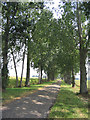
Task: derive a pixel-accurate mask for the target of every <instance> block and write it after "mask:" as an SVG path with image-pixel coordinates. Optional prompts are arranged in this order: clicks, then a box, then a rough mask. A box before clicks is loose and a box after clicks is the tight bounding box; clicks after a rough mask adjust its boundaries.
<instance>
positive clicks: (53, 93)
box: [2, 81, 60, 118]
mask: <svg viewBox="0 0 90 120" xmlns="http://www.w3.org/2000/svg"><path fill="white" fill-rule="evenodd" d="M59 89H60V81H58V82H57V83H54V84H52V85H49V86H47V87H44V88H43V89H41V90H37V91H36V92H34V93H32V94H30V95H29V96H27V97H24V98H21V99H19V100H15V101H13V102H11V103H9V104H8V105H7V106H3V107H2V118H47V116H48V114H49V110H50V108H51V107H52V105H53V104H54V102H55V99H56V97H57V94H58V92H59Z"/></svg>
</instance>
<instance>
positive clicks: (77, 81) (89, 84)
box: [75, 80, 90, 89]
mask: <svg viewBox="0 0 90 120" xmlns="http://www.w3.org/2000/svg"><path fill="white" fill-rule="evenodd" d="M75 83H76V85H78V86H80V80H75ZM87 88H88V89H90V80H87Z"/></svg>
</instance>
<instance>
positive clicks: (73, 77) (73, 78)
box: [72, 68, 75, 87]
mask: <svg viewBox="0 0 90 120" xmlns="http://www.w3.org/2000/svg"><path fill="white" fill-rule="evenodd" d="M72 87H75V76H74V71H73V68H72Z"/></svg>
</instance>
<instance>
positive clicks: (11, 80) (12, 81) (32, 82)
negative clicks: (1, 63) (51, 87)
mask: <svg viewBox="0 0 90 120" xmlns="http://www.w3.org/2000/svg"><path fill="white" fill-rule="evenodd" d="M25 79H26V78H23V79H22V86H25ZM18 80H19V81H18V83H19V84H20V78H18ZM38 82H39V80H38V78H30V85H35V84H38ZM42 82H45V79H43V81H42ZM15 87H16V80H15V77H9V84H8V88H15Z"/></svg>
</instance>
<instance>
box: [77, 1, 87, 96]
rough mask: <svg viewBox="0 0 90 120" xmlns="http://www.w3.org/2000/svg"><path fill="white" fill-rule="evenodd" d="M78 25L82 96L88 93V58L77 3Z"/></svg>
mask: <svg viewBox="0 0 90 120" xmlns="http://www.w3.org/2000/svg"><path fill="white" fill-rule="evenodd" d="M77 13H78V17H77V25H78V33H79V43H80V49H79V52H80V94H85V93H88V90H87V77H86V67H85V63H86V56H87V49H86V48H85V47H84V42H83V38H82V28H81V16H80V11H79V5H78V2H77Z"/></svg>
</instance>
